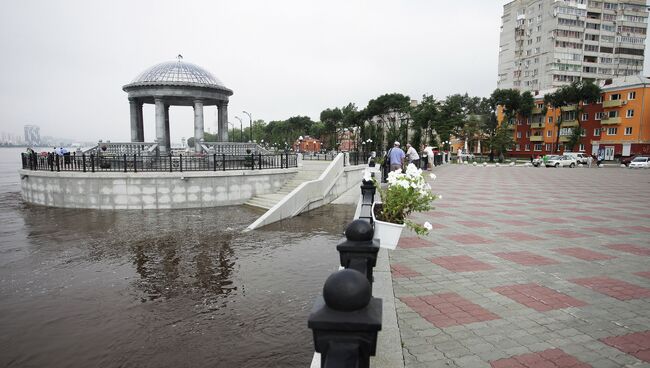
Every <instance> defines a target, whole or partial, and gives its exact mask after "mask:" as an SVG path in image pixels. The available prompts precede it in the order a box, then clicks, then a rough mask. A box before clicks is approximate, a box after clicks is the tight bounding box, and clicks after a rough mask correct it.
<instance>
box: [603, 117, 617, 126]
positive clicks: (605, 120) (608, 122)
mask: <svg viewBox="0 0 650 368" xmlns="http://www.w3.org/2000/svg"><path fill="white" fill-rule="evenodd" d="M620 123H621V117H620V116H617V117H615V118H610V117H608V116H605V117H603V119H602V120H601V121H600V125H617V124H620Z"/></svg>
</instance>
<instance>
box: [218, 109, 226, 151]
mask: <svg viewBox="0 0 650 368" xmlns="http://www.w3.org/2000/svg"><path fill="white" fill-rule="evenodd" d="M217 109H218V111H219V113H218V114H217V121H218V123H217V125H218V129H219V141H220V142H228V101H221V102H220V103H218V104H217Z"/></svg>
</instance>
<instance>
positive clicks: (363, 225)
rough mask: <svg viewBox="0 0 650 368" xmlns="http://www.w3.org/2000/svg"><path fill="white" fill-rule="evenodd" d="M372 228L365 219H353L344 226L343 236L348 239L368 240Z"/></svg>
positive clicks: (371, 234)
mask: <svg viewBox="0 0 650 368" xmlns="http://www.w3.org/2000/svg"><path fill="white" fill-rule="evenodd" d="M373 235H374V229H373V228H372V225H370V224H369V223H368V222H367V221H363V220H354V221H352V222H351V223H350V224H349V225H348V227H347V228H345V238H346V239H347V240H350V241H370V240H372V236H373Z"/></svg>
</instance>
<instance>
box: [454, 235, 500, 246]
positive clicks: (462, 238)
mask: <svg viewBox="0 0 650 368" xmlns="http://www.w3.org/2000/svg"><path fill="white" fill-rule="evenodd" d="M447 238H448V239H451V240H453V241H455V242H458V243H461V244H488V243H492V242H493V241H492V240H489V239H486V238H484V237H482V236H478V235H474V234H460V235H448V236H447Z"/></svg>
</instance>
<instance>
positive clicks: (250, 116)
mask: <svg viewBox="0 0 650 368" xmlns="http://www.w3.org/2000/svg"><path fill="white" fill-rule="evenodd" d="M242 112H243V113H244V114H246V115H248V119H249V120H250V128H251V131H250V139H249V140H250V141H251V142H252V141H253V115H251V113H250V112H247V111H242Z"/></svg>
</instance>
